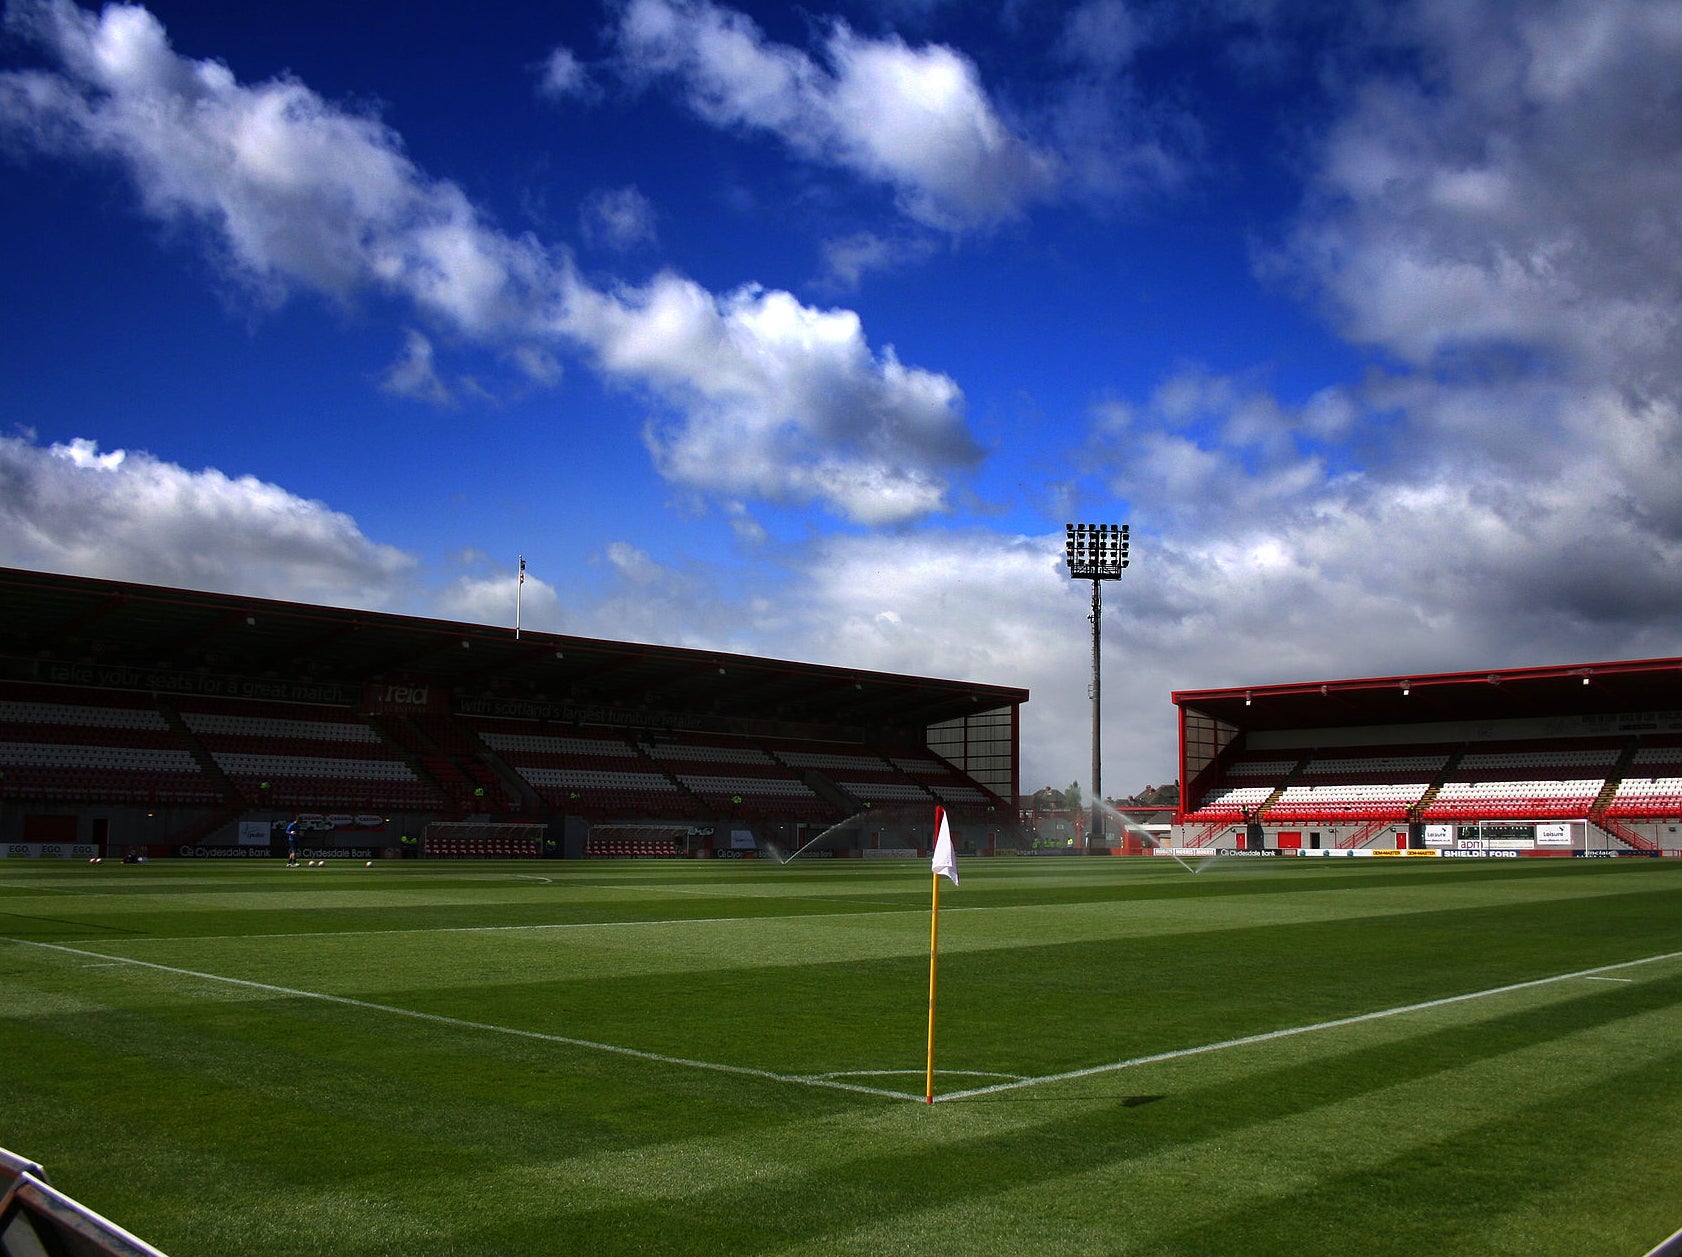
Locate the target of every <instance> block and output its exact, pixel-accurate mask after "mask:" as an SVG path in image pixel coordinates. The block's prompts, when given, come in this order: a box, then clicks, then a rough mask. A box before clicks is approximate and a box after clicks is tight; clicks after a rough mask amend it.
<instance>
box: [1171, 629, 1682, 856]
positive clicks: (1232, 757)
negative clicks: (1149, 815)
mask: <svg viewBox="0 0 1682 1257" xmlns="http://www.w3.org/2000/svg"><path fill="white" fill-rule="evenodd" d="M1173 701H1174V704H1175V706H1176V707H1177V708H1178V712H1179V726H1180V738H1179V756H1180V780H1181V782H1182V783H1183V788H1182V790H1181V802H1180V808H1179V812H1178V814H1177V815H1176V817H1175V824H1174V837H1173V846H1174V847H1175V848H1176V849H1181V850H1187V851H1200V850H1202V851H1207V850H1222V851H1244V852H1250V853H1278V852H1286V853H1294V852H1301V853H1304V854H1310V853H1328V854H1333V853H1355V852H1360V853H1367V854H1372V853H1377V852H1389V853H1395V852H1398V851H1400V852H1404V853H1411V854H1435V855H1445V856H1446V855H1455V856H1476V855H1482V856H1491V855H1506V856H1518V855H1579V856H1583V855H1622V854H1636V855H1657V854H1661V853H1667V854H1678V853H1679V849H1682V835H1679V833H1678V828H1679V826H1682V659H1643V660H1625V661H1618V662H1606V663H1588V664H1571V665H1564V666H1558V667H1532V668H1507V669H1501V670H1499V671H1480V672H1452V673H1437V674H1432V675H1424V676H1421V675H1414V676H1405V677H1404V676H1389V677H1368V678H1361V679H1355V680H1334V681H1311V682H1302V683H1293V684H1285V685H1252V686H1244V687H1234V688H1227V689H1211V690H1184V691H1177V692H1175V693H1174V694H1173Z"/></svg>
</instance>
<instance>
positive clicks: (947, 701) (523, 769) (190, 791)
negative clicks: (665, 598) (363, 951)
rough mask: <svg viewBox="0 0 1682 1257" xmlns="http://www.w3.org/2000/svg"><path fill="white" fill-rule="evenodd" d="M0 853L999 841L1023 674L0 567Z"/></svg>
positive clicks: (1012, 785) (743, 849)
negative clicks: (910, 671)
mask: <svg viewBox="0 0 1682 1257" xmlns="http://www.w3.org/2000/svg"><path fill="white" fill-rule="evenodd" d="M0 606H4V608H5V615H4V616H3V617H0V855H3V856H40V855H42V854H54V855H71V854H74V855H83V854H86V855H89V856H92V855H96V854H97V855H101V856H106V855H115V854H118V853H133V852H144V853H146V854H147V855H148V856H164V855H196V856H200V857H226V858H231V857H247V856H271V855H274V854H284V851H285V842H284V838H283V837H282V833H283V831H284V829H285V827H286V826H287V825H288V824H291V823H294V822H296V823H297V824H298V825H299V826H300V827H301V829H302V832H303V846H304V852H303V854H305V855H309V854H321V855H324V856H325V855H329V854H331V855H345V856H367V857H368V858H373V857H375V856H382V855H397V854H413V855H417V856H423V857H433V858H438V857H447V856H480V857H483V856H499V855H505V856H531V855H554V856H559V855H567V856H583V855H587V854H600V855H614V856H637V857H647V856H652V855H661V856H670V855H680V856H686V855H698V854H706V855H720V856H722V855H730V854H738V855H745V854H750V853H756V852H758V851H761V850H765V849H768V848H773V847H775V848H780V849H783V850H792V849H795V848H797V847H799V846H801V845H803V844H805V843H807V842H808V841H811V840H812V839H814V838H817V837H819V836H820V835H822V836H823V841H822V843H821V844H819V845H818V846H817V847H816V848H815V849H816V850H824V851H827V852H829V853H830V854H837V855H842V854H853V855H858V854H863V853H866V852H870V851H899V850H907V849H918V850H920V849H924V848H926V847H927V845H928V843H929V841H930V833H929V831H930V829H931V827H932V818H933V811H934V806H935V804H936V803H943V804H945V805H946V807H947V808H948V810H949V811H950V812H951V814H952V816H953V820H954V825H955V828H956V832H957V836H958V841H959V842H960V844H961V845H962V846H964V847H966V848H967V849H969V850H972V851H983V850H992V849H995V848H1001V847H1009V848H1013V849H1014V847H1015V846H1016V845H1017V844H1018V841H1019V838H1018V832H1017V826H1016V822H1015V817H1014V809H1013V807H1012V805H1011V804H1009V803H1007V802H1006V800H1014V798H1015V797H1016V793H1017V790H1018V787H1019V783H1018V780H1017V775H1018V774H1017V765H1018V763H1019V759H1020V755H1019V749H1020V748H1019V739H1020V708H1021V705H1022V704H1023V703H1025V702H1027V701H1028V694H1027V691H1025V690H1020V689H1015V688H1009V687H1004V686H995V685H985V684H976V683H971V682H962V681H948V680H939V679H933V678H927V677H914V676H900V675H894V674H888V673H879V672H870V671H865V670H861V669H852V668H839V667H827V666H819V665H811V664H798V663H790V662H785V661H780V660H773V659H763V658H756V657H752V656H745V655H732V654H723V653H719V652H714V651H700V650H684V649H677V648H671V647H661V646H646V645H637V644H634V643H626V642H613V641H604V640H598V639H590V638H581V637H570V636H562V635H557V634H549V633H536V632H531V631H529V630H527V631H522V632H520V633H518V634H516V633H515V631H514V630H513V629H512V628H498V627H493V626H487V625H469V624H459V623H452V622H449V621H440V620H428V619H420V618H415V617H409V616H401V615H390V614H384V613H377V612H369V611H356V610H347V609H342V608H334V607H321V606H310V605H306V604H300V603H290V602H282V601H276V600H267V599H257V598H245V597H240V596H235V595H225V594H212V593H201V592H195V591H191V590H183V589H169V588H160V587H156V586H148V585H139V584H133V583H128V582H121V581H110V580H99V579H89V578H83V577H73V576H62V575H54V574H48V573H40V572H29V571H21V570H16V569H0Z"/></svg>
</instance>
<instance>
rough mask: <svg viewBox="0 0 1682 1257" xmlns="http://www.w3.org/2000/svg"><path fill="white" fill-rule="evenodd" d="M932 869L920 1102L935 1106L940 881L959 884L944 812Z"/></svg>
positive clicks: (939, 812)
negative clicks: (926, 1017)
mask: <svg viewBox="0 0 1682 1257" xmlns="http://www.w3.org/2000/svg"><path fill="white" fill-rule="evenodd" d="M929 865H930V868H931V869H932V870H933V881H932V883H931V888H932V891H933V896H932V898H933V904H932V906H931V907H930V909H929V1068H928V1073H927V1074H926V1075H925V1076H924V1079H923V1081H924V1084H925V1085H924V1087H923V1101H924V1103H926V1104H933V1103H934V979H935V962H936V960H937V959H938V958H939V956H940V879H941V878H943V877H950V878H951V879H952V885H954V886H956V885H957V884H958V857H957V854H956V853H955V851H954V850H953V847H952V826H951V824H950V822H949V821H948V820H947V818H946V809H945V808H943V807H939V806H937V807H936V808H935V809H934V858H933V859H932V860H930V861H929Z"/></svg>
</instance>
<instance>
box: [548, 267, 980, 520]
mask: <svg viewBox="0 0 1682 1257" xmlns="http://www.w3.org/2000/svg"><path fill="white" fill-rule="evenodd" d="M560 318H561V319H562V321H563V322H564V325H565V326H566V327H567V328H568V329H569V331H570V332H571V334H572V335H574V336H576V337H577V338H578V339H579V340H581V341H582V342H585V343H587V344H589V345H591V346H592V347H593V348H594V350H595V352H596V354H597V355H598V359H599V362H600V365H601V367H602V369H603V370H604V371H605V372H606V373H608V374H609V375H612V376H617V377H621V378H625V379H629V380H633V381H638V382H641V383H643V384H645V385H646V386H647V387H649V388H651V389H652V390H653V391H654V392H655V393H656V394H658V395H659V396H661V397H662V398H664V399H666V400H667V401H670V402H673V403H675V405H676V408H677V411H678V413H679V414H680V416H681V418H680V419H678V420H677V421H676V422H670V423H663V422H659V421H653V422H651V423H650V424H649V426H648V428H647V430H646V432H645V440H646V442H647V444H648V447H649V450H650V452H651V453H652V454H653V456H654V459H655V464H656V466H657V467H659V468H660V470H661V471H662V473H663V474H665V475H666V476H667V477H668V478H670V479H672V480H673V481H676V482H678V483H681V484H686V485H691V486H696V487H700V488H703V489H706V490H709V491H711V492H713V493H715V494H717V495H720V496H722V497H726V498H743V497H756V498H767V499H771V500H774V501H793V502H810V501H816V502H820V503H823V504H825V505H827V506H828V507H829V508H830V509H831V510H832V511H834V512H835V513H837V514H839V515H842V516H844V517H846V518H848V519H853V520H857V521H859V522H862V523H871V524H877V523H893V522H899V521H903V520H908V519H915V518H917V517H919V516H923V515H927V514H930V513H931V512H936V511H939V510H942V509H944V507H945V505H946V499H945V494H946V477H947V475H948V473H949V472H950V471H951V470H952V469H953V468H962V467H966V466H969V465H971V464H973V463H975V462H976V461H977V460H978V459H979V458H980V450H979V449H978V447H977V446H976V445H975V444H974V442H973V440H972V439H971V437H970V435H969V433H968V430H967V428H966V426H965V424H964V421H963V414H962V403H963V399H962V394H961V393H960V392H959V389H958V387H957V385H956V384H955V383H954V382H953V381H952V380H951V379H949V378H948V377H946V376H944V375H939V374H936V373H934V372H929V371H924V370H920V369H918V368H914V367H906V366H904V365H903V364H902V363H900V361H899V360H898V358H897V357H896V356H895V355H894V353H893V350H892V349H891V348H888V349H884V350H882V351H881V352H879V353H878V352H873V351H872V350H871V348H870V346H869V344H868V343H867V342H866V340H865V338H864V335H863V330H862V328H861V327H860V325H859V320H858V316H857V315H855V314H853V313H852V312H851V311H848V310H817V309H813V308H811V307H809V306H805V305H802V304H801V303H800V302H798V301H796V300H795V299H794V298H793V297H791V296H790V295H789V294H788V293H785V292H771V291H765V290H763V289H759V288H753V287H749V288H742V289H738V290H737V291H735V292H733V293H730V294H727V295H725V296H723V297H715V296H714V295H713V294H711V293H709V292H707V291H706V290H705V289H702V288H701V287H700V286H699V285H697V284H695V283H693V282H691V281H689V280H685V279H682V278H680V277H678V276H675V275H669V274H668V275H662V276H659V277H657V278H656V279H655V280H654V281H652V282H651V283H650V284H649V285H647V286H646V287H643V288H638V289H629V288H627V289H624V290H621V291H620V292H618V293H614V294H608V293H604V292H601V291H598V290H596V289H594V288H590V287H588V286H585V285H579V286H577V287H576V288H575V289H574V290H573V292H572V294H571V300H570V301H569V302H568V303H567V304H566V306H565V307H564V308H563V310H562V312H561V314H560Z"/></svg>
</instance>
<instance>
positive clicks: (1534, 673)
mask: <svg viewBox="0 0 1682 1257" xmlns="http://www.w3.org/2000/svg"><path fill="white" fill-rule="evenodd" d="M1661 670H1663V671H1672V672H1682V658H1676V659H1621V660H1604V661H1601V662H1598V663H1571V664H1552V665H1546V666H1542V667H1528V668H1486V669H1482V670H1479V671H1468V672H1414V673H1398V674H1396V675H1394V676H1380V677H1356V678H1346V679H1343V680H1328V681H1291V682H1285V683H1281V684H1274V685H1231V686H1222V687H1220V688H1217V689H1206V690H1175V691H1173V692H1172V693H1171V694H1170V696H1169V697H1170V698H1171V700H1172V701H1173V702H1174V704H1175V705H1176V706H1185V705H1187V704H1191V703H1194V702H1197V701H1203V702H1209V701H1213V700H1218V699H1233V698H1268V697H1274V696H1279V695H1290V694H1319V693H1330V692H1332V691H1334V690H1335V691H1339V692H1344V693H1347V692H1350V691H1359V690H1378V689H1399V688H1401V687H1402V686H1404V685H1405V686H1407V687H1408V688H1410V689H1411V688H1418V689H1423V688H1426V687H1428V686H1444V685H1500V684H1503V683H1505V682H1508V681H1538V680H1552V679H1555V678H1565V677H1584V676H1596V675H1604V676H1634V675H1638V674H1640V673H1643V672H1657V671H1661Z"/></svg>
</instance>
